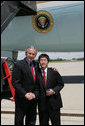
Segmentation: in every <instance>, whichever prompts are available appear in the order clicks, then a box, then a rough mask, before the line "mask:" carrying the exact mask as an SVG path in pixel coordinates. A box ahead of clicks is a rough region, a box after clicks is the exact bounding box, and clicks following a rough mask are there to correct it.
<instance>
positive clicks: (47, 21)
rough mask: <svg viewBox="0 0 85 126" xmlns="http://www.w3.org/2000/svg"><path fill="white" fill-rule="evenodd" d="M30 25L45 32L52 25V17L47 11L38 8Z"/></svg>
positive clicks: (38, 30)
mask: <svg viewBox="0 0 85 126" xmlns="http://www.w3.org/2000/svg"><path fill="white" fill-rule="evenodd" d="M32 25H33V27H34V29H35V30H36V31H37V32H40V33H47V32H49V31H50V30H51V29H52V27H53V18H52V16H51V14H50V13H49V12H47V11H44V10H40V11H38V12H37V15H34V16H33V18H32Z"/></svg>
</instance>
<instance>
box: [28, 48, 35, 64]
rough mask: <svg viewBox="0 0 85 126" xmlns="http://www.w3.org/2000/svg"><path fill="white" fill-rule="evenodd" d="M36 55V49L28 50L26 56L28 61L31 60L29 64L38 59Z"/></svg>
mask: <svg viewBox="0 0 85 126" xmlns="http://www.w3.org/2000/svg"><path fill="white" fill-rule="evenodd" d="M36 53H37V52H36V50H35V49H31V48H28V49H27V53H26V56H27V59H28V60H29V62H32V61H33V60H34V58H35V57H36Z"/></svg>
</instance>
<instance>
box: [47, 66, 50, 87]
mask: <svg viewBox="0 0 85 126" xmlns="http://www.w3.org/2000/svg"><path fill="white" fill-rule="evenodd" d="M50 77H51V75H50V69H49V68H48V69H47V83H46V84H47V88H49V81H50Z"/></svg>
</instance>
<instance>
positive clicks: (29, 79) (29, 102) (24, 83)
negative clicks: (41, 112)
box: [12, 46, 38, 125]
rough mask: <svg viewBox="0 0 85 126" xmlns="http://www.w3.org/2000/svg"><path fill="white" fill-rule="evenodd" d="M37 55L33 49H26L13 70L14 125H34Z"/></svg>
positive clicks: (36, 94)
mask: <svg viewBox="0 0 85 126" xmlns="http://www.w3.org/2000/svg"><path fill="white" fill-rule="evenodd" d="M36 54H37V50H36V49H35V47H33V46H30V47H28V48H27V49H26V57H25V58H24V59H23V60H20V61H18V62H17V63H16V64H15V65H14V68H13V72H12V84H13V86H14V88H15V125H24V117H25V116H26V118H25V125H35V122H36V105H37V97H38V93H37V83H36V74H37V70H36V69H37V66H38V65H37V63H36V62H35V61H34V58H35V56H36Z"/></svg>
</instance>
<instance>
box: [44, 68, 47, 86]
mask: <svg viewBox="0 0 85 126" xmlns="http://www.w3.org/2000/svg"><path fill="white" fill-rule="evenodd" d="M43 77H44V82H45V88H47V85H46V74H45V71H44V70H43Z"/></svg>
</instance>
